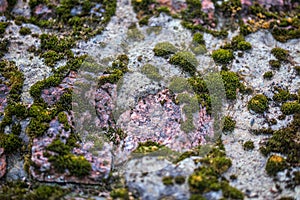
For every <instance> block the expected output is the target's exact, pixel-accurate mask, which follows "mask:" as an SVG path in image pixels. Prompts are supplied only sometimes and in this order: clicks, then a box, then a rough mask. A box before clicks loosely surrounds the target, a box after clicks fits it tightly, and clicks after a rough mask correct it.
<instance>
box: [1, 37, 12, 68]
mask: <svg viewBox="0 0 300 200" xmlns="http://www.w3.org/2000/svg"><path fill="white" fill-rule="evenodd" d="M9 44H10V42H9V40H8V39H0V59H1V58H2V57H3V56H4V54H5V53H7V51H8V46H9ZM5 65H6V64H5V63H4V66H5Z"/></svg>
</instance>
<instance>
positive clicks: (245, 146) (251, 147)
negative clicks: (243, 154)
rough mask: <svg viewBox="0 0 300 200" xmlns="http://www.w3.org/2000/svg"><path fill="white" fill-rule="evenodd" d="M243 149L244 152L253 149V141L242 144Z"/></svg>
mask: <svg viewBox="0 0 300 200" xmlns="http://www.w3.org/2000/svg"><path fill="white" fill-rule="evenodd" d="M243 147H244V150H246V151H249V150H252V149H254V143H253V141H251V140H249V141H247V142H245V143H244V144H243Z"/></svg>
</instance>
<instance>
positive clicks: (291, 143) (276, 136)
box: [260, 114, 300, 165]
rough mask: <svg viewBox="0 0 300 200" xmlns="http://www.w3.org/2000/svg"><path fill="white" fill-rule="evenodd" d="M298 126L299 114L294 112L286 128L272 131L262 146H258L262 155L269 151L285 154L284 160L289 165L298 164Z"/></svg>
mask: <svg viewBox="0 0 300 200" xmlns="http://www.w3.org/2000/svg"><path fill="white" fill-rule="evenodd" d="M299 127H300V115H299V114H295V115H294V120H293V121H292V123H290V124H289V125H288V126H287V127H286V128H282V129H279V130H277V131H275V132H274V133H273V135H272V136H271V137H270V139H269V140H268V141H267V142H266V144H265V145H264V146H262V147H261V148H260V150H261V152H262V153H263V154H264V155H266V156H267V155H269V154H270V153H271V152H275V153H280V154H283V155H285V156H286V161H287V162H288V163H289V164H291V165H299V156H300V144H299V142H298V134H297V132H298V130H299Z"/></svg>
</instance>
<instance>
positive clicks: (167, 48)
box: [153, 42, 177, 57]
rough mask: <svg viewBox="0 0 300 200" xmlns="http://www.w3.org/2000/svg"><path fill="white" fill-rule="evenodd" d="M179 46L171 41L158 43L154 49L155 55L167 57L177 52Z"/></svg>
mask: <svg viewBox="0 0 300 200" xmlns="http://www.w3.org/2000/svg"><path fill="white" fill-rule="evenodd" d="M176 51H177V48H176V47H175V46H174V45H173V44H171V43H170V42H160V43H157V44H156V45H155V47H154V49H153V52H154V55H156V56H161V57H166V56H169V55H171V54H174V53H176Z"/></svg>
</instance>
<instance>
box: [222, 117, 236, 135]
mask: <svg viewBox="0 0 300 200" xmlns="http://www.w3.org/2000/svg"><path fill="white" fill-rule="evenodd" d="M235 124H236V121H235V120H233V119H232V117H230V116H226V117H225V118H224V126H223V131H224V132H232V131H233V130H234V128H235Z"/></svg>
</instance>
